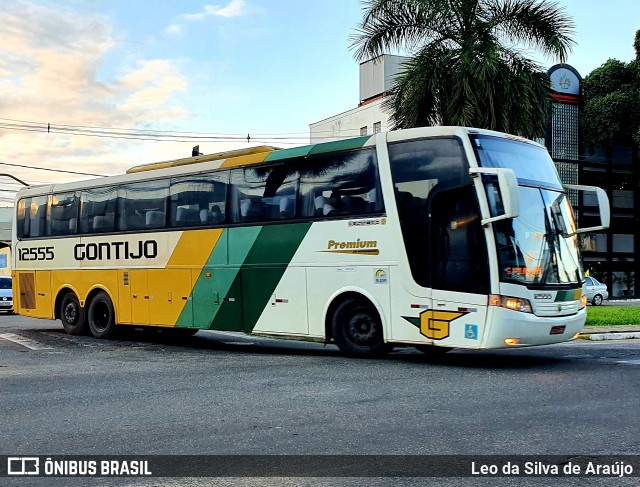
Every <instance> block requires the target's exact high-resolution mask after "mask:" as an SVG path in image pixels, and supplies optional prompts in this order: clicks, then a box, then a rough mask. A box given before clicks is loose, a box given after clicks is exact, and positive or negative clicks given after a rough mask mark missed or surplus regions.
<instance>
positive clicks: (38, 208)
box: [29, 196, 49, 237]
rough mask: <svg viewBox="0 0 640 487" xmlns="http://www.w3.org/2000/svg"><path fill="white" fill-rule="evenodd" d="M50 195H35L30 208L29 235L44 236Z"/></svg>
mask: <svg viewBox="0 0 640 487" xmlns="http://www.w3.org/2000/svg"><path fill="white" fill-rule="evenodd" d="M48 201H49V197H48V196H34V197H33V198H31V204H30V208H29V237H44V235H45V224H46V216H47V202H48Z"/></svg>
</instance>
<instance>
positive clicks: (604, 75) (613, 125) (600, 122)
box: [580, 30, 640, 150]
mask: <svg viewBox="0 0 640 487" xmlns="http://www.w3.org/2000/svg"><path fill="white" fill-rule="evenodd" d="M634 47H635V49H636V59H634V60H633V61H631V62H629V63H624V62H622V61H618V60H616V59H609V60H608V61H607V62H606V63H604V64H603V65H602V66H600V67H599V68H597V69H595V70H593V71H592V72H591V73H590V74H589V75H588V76H587V77H586V78H585V79H584V80H583V82H582V88H583V100H584V109H583V110H582V113H581V115H580V131H581V133H582V135H583V139H584V141H585V143H586V144H587V147H588V148H589V149H591V150H593V148H594V147H595V146H596V145H623V146H632V145H633V144H634V142H635V143H636V144H638V143H640V30H639V31H637V32H636V35H635V41H634Z"/></svg>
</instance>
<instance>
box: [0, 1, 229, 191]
mask: <svg viewBox="0 0 640 487" xmlns="http://www.w3.org/2000/svg"><path fill="white" fill-rule="evenodd" d="M232 3H233V2H232ZM0 38H1V39H2V43H0V117H2V119H3V120H0V162H6V163H13V164H22V165H30V166H42V167H48V168H51V169H56V168H57V169H66V170H73V171H79V172H90V173H98V174H114V173H120V172H122V171H124V170H125V169H126V168H127V167H130V166H132V165H135V164H138V163H140V162H141V161H140V159H136V160H132V159H130V158H129V156H128V154H129V152H130V151H131V150H132V148H135V149H136V150H139V149H140V147H141V146H143V145H144V146H145V147H146V148H150V147H151V146H153V148H151V149H145V150H139V152H138V153H147V154H149V157H153V158H156V157H157V158H158V159H168V158H171V157H173V153H175V152H177V150H178V149H177V148H168V147H167V146H164V147H162V148H160V147H159V145H163V144H158V143H153V142H144V143H143V142H138V141H130V140H118V139H109V138H99V137H81V136H69V135H65V134H60V133H53V132H55V131H52V133H46V132H44V133H41V132H33V131H20V130H7V128H6V126H5V127H4V128H3V126H2V124H6V123H10V122H8V121H7V119H14V120H22V121H30V122H38V123H40V124H42V126H43V127H46V124H47V123H51V124H52V126H55V125H56V124H57V125H76V126H85V127H87V126H88V127H105V128H116V127H117V128H155V129H158V128H163V127H164V128H169V129H170V128H174V124H175V123H176V121H179V120H181V119H182V120H184V119H186V118H189V117H191V112H190V111H189V110H188V109H187V108H185V107H184V106H181V105H180V104H179V103H177V101H176V97H177V96H178V95H179V94H180V93H182V92H185V91H186V90H187V89H188V82H187V77H186V76H185V75H183V74H182V72H181V70H180V63H179V62H177V61H175V60H169V59H139V60H134V61H132V63H131V64H130V65H129V66H124V67H123V66H117V67H116V69H117V70H116V74H107V70H106V68H105V62H106V59H107V58H108V56H109V55H110V54H112V53H113V52H114V51H115V50H116V49H121V48H122V46H121V45H120V42H121V40H120V39H119V38H118V37H117V36H116V35H115V34H114V33H113V26H112V24H111V22H110V21H109V19H107V18H105V17H102V16H97V15H86V14H80V13H77V12H73V11H68V10H64V9H61V8H48V7H45V6H43V5H39V4H36V3H32V2H29V1H24V0H23V1H16V2H10V3H7V4H6V5H4V7H3V9H2V11H0ZM169 145H170V144H169ZM134 146H135V147H134ZM180 150H181V151H184V152H186V150H185V149H184V145H182V146H181V147H180ZM150 160H153V159H150ZM150 160H147V161H144V162H150ZM8 171H9V172H12V173H13V174H14V175H15V176H17V177H19V178H21V179H26V180H27V181H60V180H64V179H69V178H71V177H73V176H65V175H63V174H57V173H54V172H40V171H32V170H27V169H24V168H22V169H21V168H14V167H11V168H9V167H5V166H2V165H0V172H8ZM75 179H78V177H75Z"/></svg>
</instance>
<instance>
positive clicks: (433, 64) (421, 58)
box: [352, 0, 574, 137]
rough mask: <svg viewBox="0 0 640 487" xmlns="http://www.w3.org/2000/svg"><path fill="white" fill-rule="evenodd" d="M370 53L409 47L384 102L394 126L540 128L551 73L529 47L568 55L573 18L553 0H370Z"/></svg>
mask: <svg viewBox="0 0 640 487" xmlns="http://www.w3.org/2000/svg"><path fill="white" fill-rule="evenodd" d="M363 10H364V15H363V19H362V22H361V23H360V24H359V25H358V27H357V30H358V34H357V35H355V36H354V37H353V44H352V47H353V48H355V49H356V53H355V57H356V58H357V59H358V60H360V61H362V60H364V59H367V58H371V57H376V56H379V55H381V54H384V53H385V52H389V51H393V50H396V51H400V52H406V53H408V54H410V55H411V58H410V60H409V61H407V62H406V63H405V64H404V65H403V69H402V71H401V73H400V74H399V75H398V76H397V77H396V79H395V83H394V86H393V88H392V89H391V91H390V93H389V94H388V95H389V96H388V97H387V100H386V102H385V105H384V106H385V107H386V109H387V110H388V111H389V112H390V114H391V122H392V124H393V126H394V128H409V127H418V126H425V125H427V126H428V125H464V126H473V127H480V128H487V129H492V130H498V131H502V132H509V133H514V134H518V135H525V136H528V137H536V136H541V135H542V134H543V133H544V127H545V125H546V123H547V122H548V121H549V119H550V114H551V101H550V90H551V88H550V81H549V77H548V76H547V74H546V72H545V71H544V70H543V69H542V67H541V66H540V65H539V64H538V63H536V62H534V61H533V60H531V59H529V58H528V57H527V56H526V54H527V50H529V49H537V50H539V51H541V52H542V53H543V54H544V55H545V56H551V57H556V58H558V59H559V61H560V62H564V60H565V59H566V56H567V54H568V52H569V51H570V49H571V47H572V45H573V44H574V41H573V40H572V39H571V35H572V34H573V29H574V24H573V21H572V20H571V18H569V17H568V16H567V15H565V14H564V11H563V9H562V8H561V7H559V6H558V4H556V3H551V2H549V1H547V0H364V8H363Z"/></svg>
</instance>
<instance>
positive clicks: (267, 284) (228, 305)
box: [210, 223, 311, 332]
mask: <svg viewBox="0 0 640 487" xmlns="http://www.w3.org/2000/svg"><path fill="white" fill-rule="evenodd" d="M310 227H311V224H310V223H300V224H292V225H287V226H286V229H285V228H283V227H282V226H281V225H269V226H264V227H249V228H257V229H259V230H260V233H259V235H258V236H257V238H256V239H255V240H254V242H253V245H252V247H251V249H250V250H249V252H248V253H247V254H246V259H245V260H244V263H243V265H242V268H241V269H240V273H239V274H238V273H236V275H235V277H234V279H233V283H232V284H231V287H230V288H229V295H228V298H232V299H233V301H229V300H227V301H224V302H223V303H222V305H221V306H220V310H219V312H217V313H215V314H213V315H212V320H211V326H210V328H211V329H213V330H238V331H240V330H243V331H245V332H250V331H252V330H253V328H254V327H255V325H256V323H257V321H258V319H259V318H260V315H261V314H262V312H263V310H264V308H265V307H266V306H267V305H268V303H269V299H270V298H271V295H272V294H273V293H274V291H275V289H276V287H277V285H278V283H279V282H280V280H281V279H282V276H283V274H284V272H285V271H286V270H287V266H288V265H289V263H290V262H291V259H292V258H293V256H294V255H295V253H296V251H297V250H298V248H299V247H300V243H301V242H302V240H303V239H304V237H305V235H306V234H307V232H308V231H309V228H310ZM238 230H248V229H240V228H234V229H232V230H231V232H232V233H233V232H235V231H238ZM230 240H231V239H230ZM233 240H235V239H233Z"/></svg>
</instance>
